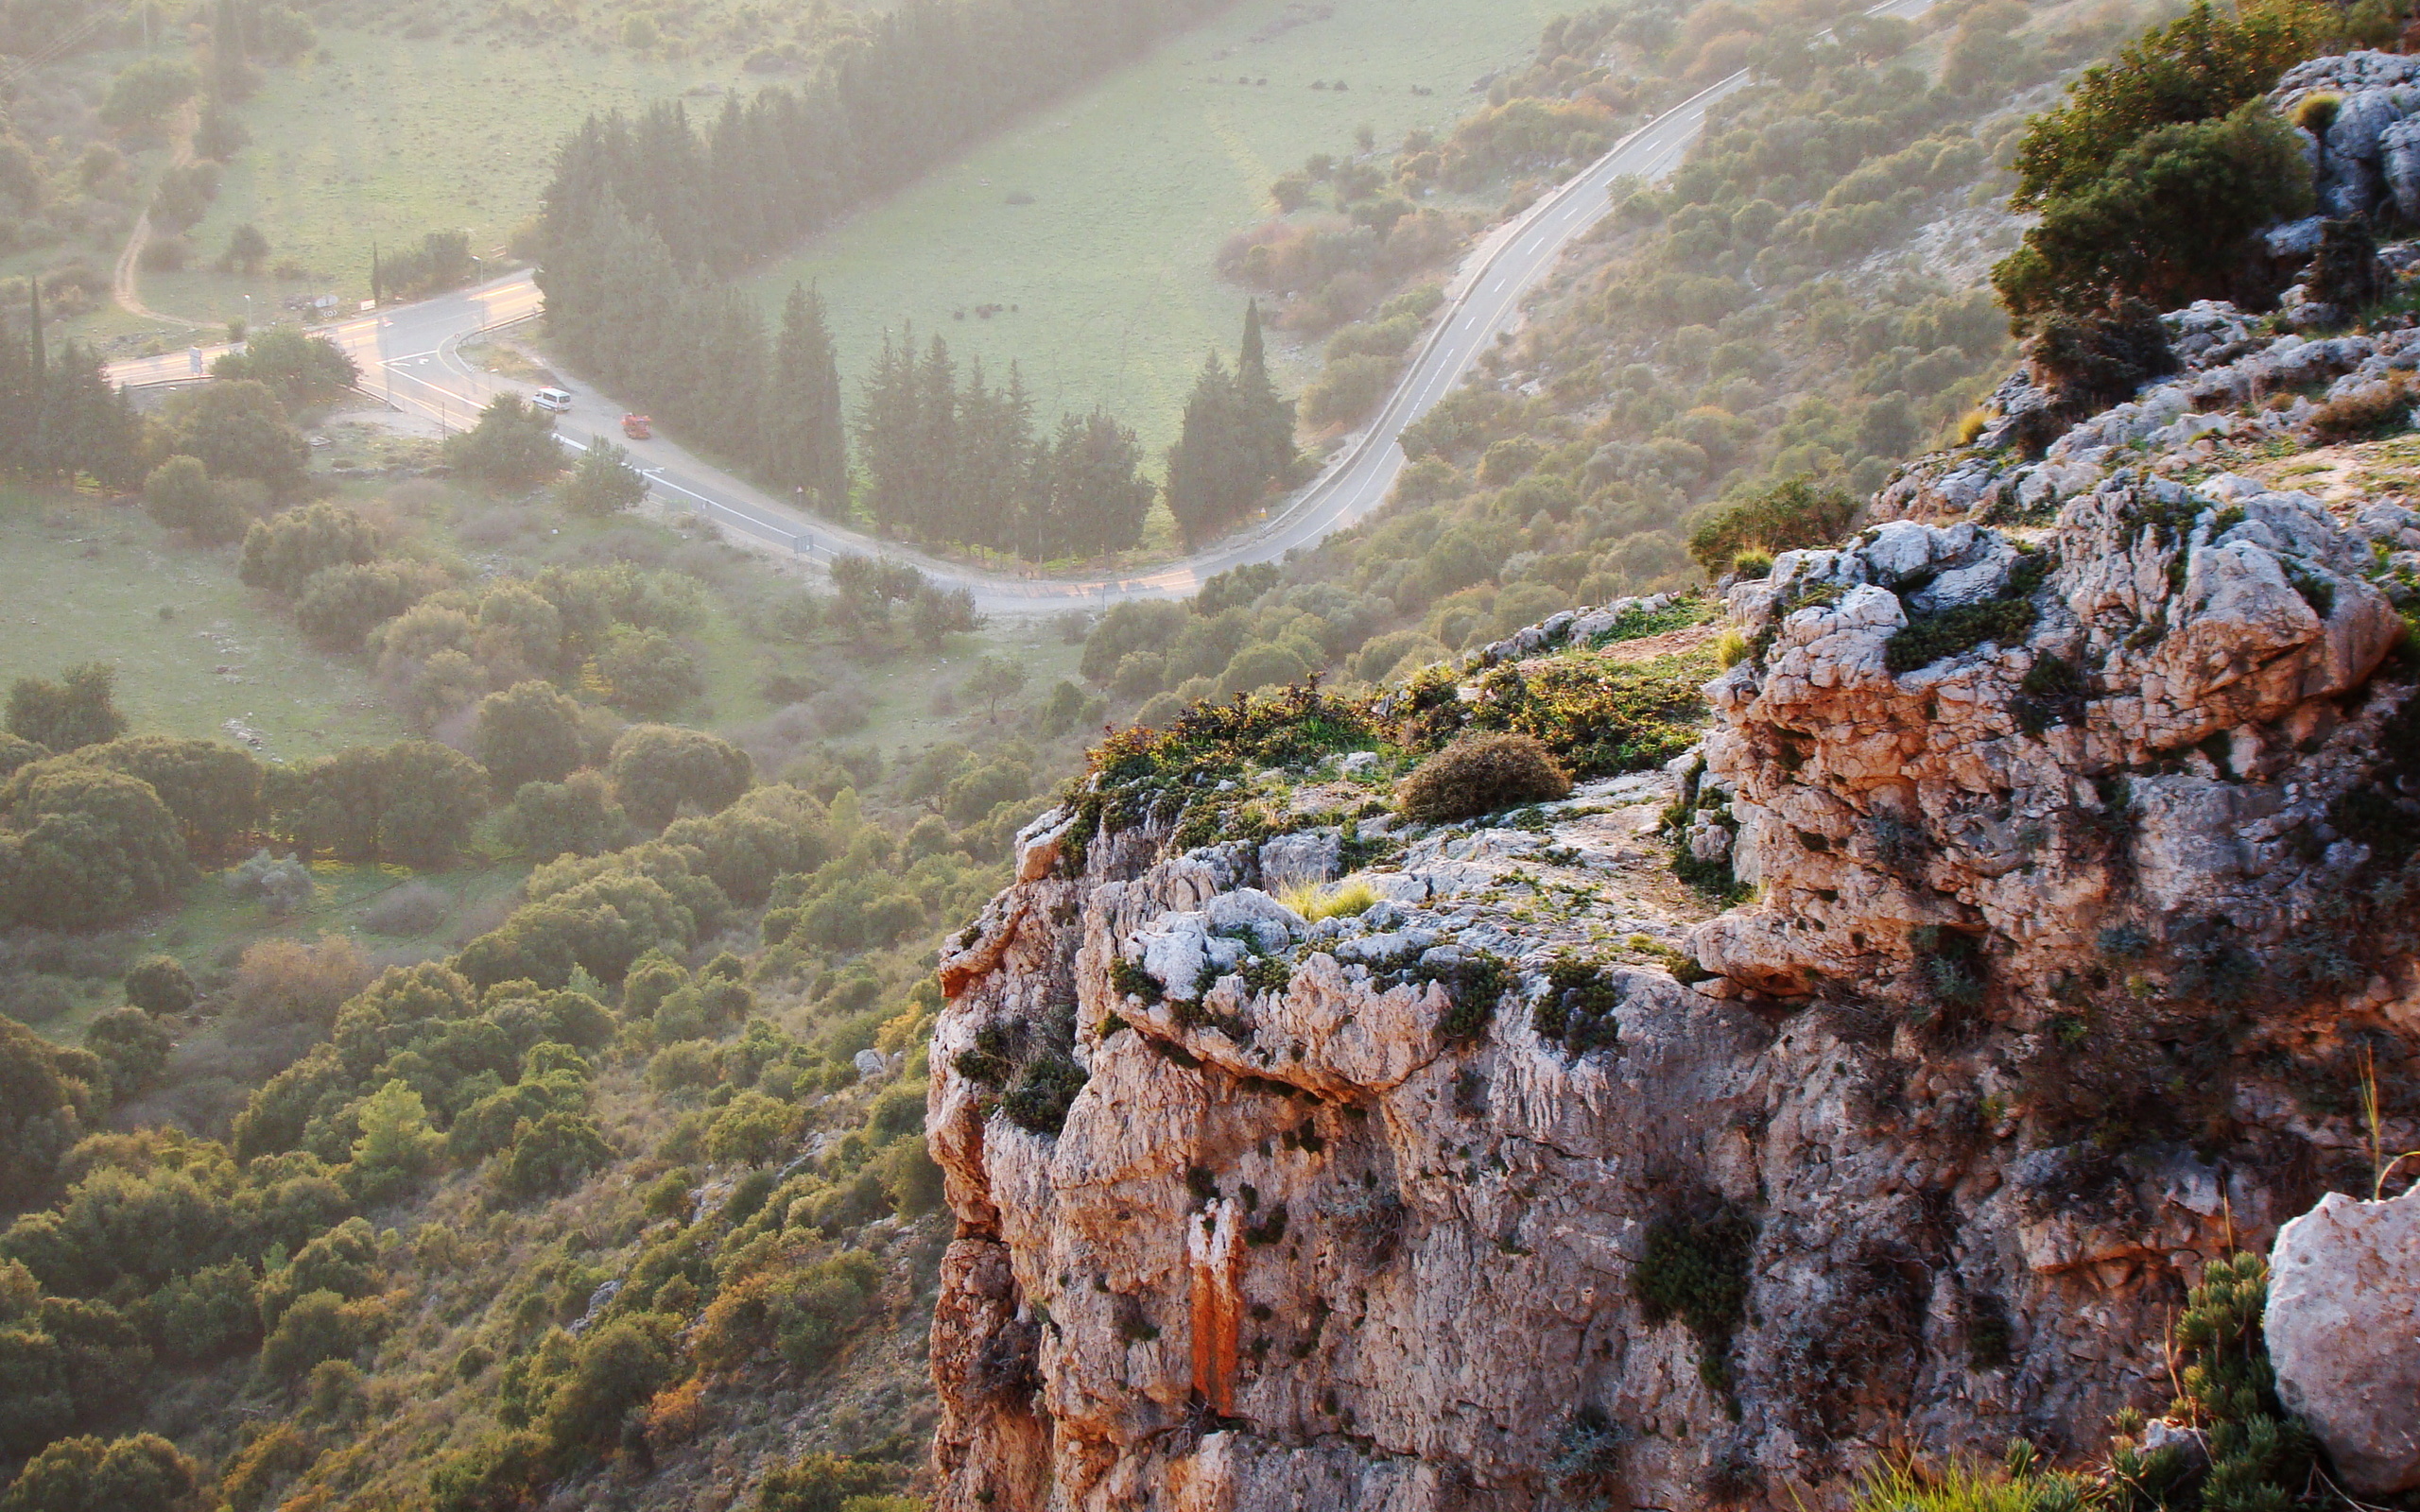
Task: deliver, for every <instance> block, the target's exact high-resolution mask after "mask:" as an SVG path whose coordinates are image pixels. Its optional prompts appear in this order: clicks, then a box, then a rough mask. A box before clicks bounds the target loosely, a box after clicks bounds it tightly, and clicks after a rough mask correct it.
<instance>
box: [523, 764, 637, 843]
mask: <svg viewBox="0 0 2420 1512" xmlns="http://www.w3.org/2000/svg"><path fill="white" fill-rule="evenodd" d="M629 834H630V821H629V820H628V819H627V818H625V817H624V816H623V814H622V811H621V810H620V809H619V808H617V807H615V806H614V801H613V795H612V794H611V792H609V791H608V790H607V788H606V786H605V780H604V779H603V778H601V777H599V776H597V775H596V773H595V772H585V771H583V772H574V773H572V774H571V775H570V776H569V777H568V778H566V779H564V780H563V781H562V782H524V783H523V784H522V785H521V790H520V791H519V792H517V793H515V794H513V795H512V801H511V802H510V804H508V805H506V807H505V811H504V816H503V818H502V819H501V821H500V822H499V824H498V827H497V837H498V838H500V839H502V840H503V841H504V843H505V844H507V845H509V846H511V847H512V848H513V849H515V850H517V851H520V852H521V853H522V854H524V855H526V856H527V857H529V858H530V859H531V860H533V861H551V860H553V859H555V858H556V857H557V856H562V855H578V856H595V855H602V854H604V853H605V852H606V851H612V850H614V849H616V848H617V847H619V846H620V845H621V844H622V843H623V842H624V841H625V840H626V839H628V838H629Z"/></svg>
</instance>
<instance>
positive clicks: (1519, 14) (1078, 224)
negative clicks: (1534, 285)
mask: <svg viewBox="0 0 2420 1512" xmlns="http://www.w3.org/2000/svg"><path fill="white" fill-rule="evenodd" d="M1556 9H1558V8H1557V7H1556V6H1555V5H1554V4H1552V3H1551V0H1500V3H1496V4H1491V5H1486V6H1472V5H1467V4H1461V3H1458V0H1320V3H1318V4H1316V5H1305V4H1302V3H1300V0H1249V3H1246V4H1243V5H1239V6H1237V7H1236V8H1235V9H1233V10H1231V11H1229V12H1227V13H1226V14H1225V15H1224V16H1223V17H1222V18H1220V19H1219V20H1218V21H1216V22H1214V23H1212V24H1211V25H1209V26H1202V27H1200V28H1198V29H1196V30H1194V31H1191V32H1187V33H1185V34H1184V36H1181V37H1179V38H1177V39H1176V40H1174V41H1173V42H1171V43H1168V44H1167V45H1166V46H1164V47H1162V48H1160V49H1159V50H1158V51H1156V52H1155V53H1153V54H1152V55H1151V56H1150V58H1148V59H1146V60H1143V61H1142V62H1140V63H1138V64H1136V65H1135V66H1133V67H1132V68H1129V69H1126V70H1124V71H1123V72H1121V73H1119V74H1117V75H1116V76H1115V77H1111V78H1108V79H1105V80H1103V81H1102V82H1101V83H1099V84H1098V85H1096V86H1094V87H1093V88H1091V89H1088V90H1084V91H1082V92H1080V94H1076V95H1074V96H1072V97H1070V98H1069V99H1067V100H1065V101H1063V102H1062V103H1061V104H1059V105H1056V106H1053V107H1051V108H1048V109H1046V110H1044V111H1041V112H1036V113H1035V114H1034V115H1033V116H1032V117H1030V118H1029V119H1028V120H1026V121H1024V122H1022V123H1020V124H1019V125H1017V126H1016V127H1014V128H1012V129H1010V130H1008V131H1006V132H1003V133H1002V134H1001V135H999V136H998V137H997V138H995V139H994V140H993V141H991V142H990V143H987V144H986V145H984V146H980V147H978V148H977V149H976V150H975V151H973V152H971V153H969V154H968V155H966V156H965V157H964V158H962V159H960V160H959V161H958V162H956V163H950V164H948V165H946V166H944V167H942V168H941V169H939V170H937V171H935V172H933V173H931V174H928V175H927V176H925V179H923V180H921V181H919V182H918V183H916V184H915V185H914V186H912V187H910V188H909V189H908V190H907V191H905V192H904V193H901V194H899V195H896V196H894V197H892V198H890V199H889V200H887V201H885V202H883V203H882V204H879V205H876V206H873V207H872V208H870V209H868V210H866V211H865V212H863V213H861V214H859V215H856V216H855V217H854V218H852V219H851V220H849V221H848V222H847V223H845V224H843V225H841V226H839V227H838V228H835V229H834V230H833V231H831V232H826V233H825V234H823V235H821V236H819V237H817V238H815V239H814V240H813V241H812V242H811V243H809V244H808V245H807V246H805V247H804V248H803V249H800V251H799V253H798V255H797V256H795V257H791V258H788V259H786V260H784V261H781V262H778V263H775V264H773V265H771V266H768V267H766V268H765V269H763V270H762V271H761V272H760V273H759V274H758V275H757V277H756V278H755V280H754V281H753V282H754V286H755V289H756V293H757V297H758V301H759V302H760V303H761V304H762V305H763V306H764V308H765V310H766V311H767V313H768V316H769V318H778V316H779V313H780V306H781V301H782V299H783V297H784V296H785V295H786V294H787V291H788V289H789V287H790V285H791V283H796V282H812V283H816V284H818V285H819V286H820V287H821V290H822V292H823V297H824V300H825V302H826V303H827V305H828V306H829V307H830V311H831V318H832V325H833V333H834V335H835V337H836V338H837V340H838V346H839V352H840V365H841V371H842V375H843V377H844V378H845V379H847V380H849V381H850V382H852V383H854V382H855V381H856V379H857V378H858V377H859V376H860V375H862V374H863V373H864V372H865V370H866V369H867V367H868V365H869V364H870V363H871V361H872V359H873V353H874V352H876V351H877V350H878V349H879V348H880V346H881V342H882V335H883V332H884V330H885V329H886V328H891V329H896V328H898V327H899V326H901V325H902V324H903V323H905V322H908V321H912V322H914V324H915V326H916V329H917V331H918V332H919V333H920V335H919V339H920V340H921V339H922V338H923V336H924V335H931V334H939V335H942V336H943V337H945V338H946V339H947V340H948V341H949V342H950V344H951V346H952V349H953V350H954V351H956V352H960V353H961V354H964V355H979V356H980V357H981V358H982V359H983V362H984V366H985V368H986V369H987V370H989V371H991V372H992V373H994V375H995V376H996V375H997V374H999V373H1001V372H1004V371H1005V370H1006V369H1007V367H1008V365H1009V363H1010V362H1011V360H1012V359H1013V360H1014V361H1016V362H1017V363H1019V364H1020V365H1021V367H1022V368H1023V370H1024V373H1025V378H1026V383H1027V386H1028V387H1029V388H1030V389H1031V390H1032V392H1033V394H1034V397H1035V400H1036V404H1037V406H1038V408H1039V409H1040V410H1041V412H1042V413H1043V415H1044V416H1046V417H1052V416H1055V415H1057V414H1058V413H1059V412H1061V411H1063V410H1074V411H1082V410H1088V409H1090V408H1091V407H1093V406H1094V405H1096V404H1098V405H1100V406H1102V407H1104V408H1106V409H1108V410H1109V411H1111V412H1112V413H1113V414H1115V415H1116V416H1118V417H1119V418H1120V419H1121V420H1123V421H1126V422H1127V423H1128V424H1130V425H1132V426H1133V427H1134V429H1135V430H1136V431H1137V432H1138V433H1139V434H1140V435H1141V437H1142V438H1143V440H1144V442H1145V444H1146V445H1147V446H1148V447H1150V449H1151V450H1152V451H1153V453H1154V454H1156V453H1157V451H1158V450H1159V449H1160V448H1163V447H1165V446H1166V445H1167V443H1168V442H1169V441H1171V440H1173V439H1174V438H1175V435H1176V426H1177V421H1178V419H1179V417H1180V414H1181V412H1182V410H1183V408H1184V396H1185V393H1186V391H1187V390H1188V389H1189V387H1191V385H1192V382H1193V378H1194V374H1195V373H1196V372H1197V371H1198V370H1199V369H1200V368H1201V359H1202V355H1203V353H1204V352H1207V351H1208V350H1209V349H1210V348H1212V347H1213V346H1218V347H1221V348H1223V349H1225V350H1226V351H1227V352H1228V354H1229V356H1230V357H1231V358H1232V356H1233V354H1234V348H1235V343H1236V335H1237V334H1238V332H1239V331H1240V329H1241V326H1242V319H1243V305H1244V296H1243V293H1242V291H1241V290H1239V289H1237V288H1236V287H1235V286H1234V285H1232V284H1230V283H1224V282H1223V281H1221V280H1220V279H1219V277H1218V275H1217V273H1216V271H1215V270H1214V268H1213V266H1212V263H1213V260H1214V258H1215V256H1216V254H1217V252H1218V249H1219V244H1220V243H1221V242H1222V241H1224V240H1225V239H1226V238H1227V237H1228V236H1230V235H1232V234H1233V233H1235V232H1237V231H1240V230H1242V229H1243V228H1245V227H1247V226H1249V225H1251V224H1253V222H1255V221H1257V220H1259V219H1260V218H1262V217H1263V216H1265V215H1270V214H1271V213H1272V210H1273V207H1272V206H1271V203H1270V200H1269V185H1270V183H1271V180H1274V179H1275V178H1276V177H1277V176H1278V175H1279V174H1281V173H1283V172H1285V171H1287V170H1288V169H1289V168H1293V167H1296V166H1298V165H1299V164H1300V163H1302V162H1303V160H1304V159H1305V157H1308V156H1309V155H1311V154H1313V153H1318V152H1324V153H1328V154H1331V155H1334V156H1339V157H1341V156H1345V155H1348V154H1350V153H1351V152H1353V151H1354V149H1355V142H1354V139H1355V133H1356V131H1357V129H1359V128H1361V127H1364V126H1367V127H1369V128H1370V129H1372V131H1373V133H1374V136H1375V139H1376V141H1377V143H1378V144H1379V146H1381V147H1391V146H1392V145H1393V144H1394V143H1396V142H1398V141H1400V140H1401V138H1402V136H1403V134H1404V133H1405V132H1406V131H1408V130H1409V129H1412V128H1414V127H1425V128H1428V129H1443V128H1447V127H1450V126H1451V125H1452V124H1453V123H1454V122H1455V121H1456V120H1458V119H1460V118H1461V116H1462V115H1464V114H1466V113H1468V112H1469V111H1470V110H1471V109H1472V108H1473V106H1474V105H1475V104H1476V103H1478V98H1477V97H1476V96H1474V94H1472V93H1471V87H1472V85H1473V84H1474V82H1475V81H1477V80H1478V78H1479V77H1481V76H1483V75H1486V74H1488V73H1490V72H1492V71H1494V70H1495V69H1499V68H1502V67H1504V66H1506V65H1508V64H1511V63H1514V62H1517V61H1519V60H1522V59H1524V58H1526V57H1528V56H1529V55H1530V53H1531V52H1533V51H1534V50H1535V47H1536V43H1537V37H1538V29H1539V27H1540V26H1542V25H1543V24H1544V22H1545V21H1546V20H1547V17H1549V16H1550V15H1552V14H1553V13H1554V12H1555V11H1556ZM1245 78H1249V79H1251V80H1252V82H1251V83H1249V84H1247V83H1242V82H1239V81H1240V80H1242V79H1245ZM1264 80H1265V81H1266V82H1265V83H1264V82H1263V81H1264ZM1339 81H1341V82H1342V83H1343V84H1345V85H1346V86H1347V88H1345V89H1342V90H1339V89H1336V88H1334V87H1333V86H1334V85H1335V84H1336V83H1338V82H1339ZM1314 82H1320V83H1324V84H1327V85H1329V86H1330V87H1329V88H1326V89H1313V88H1312V87H1311V86H1312V84H1313V83H1314ZM1415 86H1417V87H1418V88H1420V89H1422V90H1424V91H1427V92H1428V93H1425V94H1414V93H1412V91H1413V89H1414V87H1415ZM985 307H992V309H993V313H992V314H991V315H990V317H989V318H983V317H982V316H981V315H979V314H978V311H979V310H981V309H983V308H985ZM1271 355H1272V357H1273V358H1275V359H1276V362H1277V365H1278V367H1279V368H1280V370H1281V374H1282V375H1283V379H1284V381H1285V382H1286V384H1287V387H1293V385H1294V383H1296V382H1298V381H1299V380H1301V379H1303V378H1305V377H1307V376H1308V375H1309V373H1310V372H1311V371H1312V370H1314V369H1315V368H1316V362H1315V360H1313V359H1315V358H1316V355H1317V353H1316V352H1315V351H1314V352H1297V351H1289V349H1288V343H1287V342H1285V341H1284V340H1282V339H1280V340H1277V341H1275V342H1273V343H1272V346H1271Z"/></svg>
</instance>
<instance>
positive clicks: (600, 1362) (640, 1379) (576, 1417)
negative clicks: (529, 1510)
mask: <svg viewBox="0 0 2420 1512" xmlns="http://www.w3.org/2000/svg"><path fill="white" fill-rule="evenodd" d="M664 1321H665V1320H664V1319H661V1318H630V1317H619V1318H614V1319H612V1320H611V1321H608V1322H606V1323H604V1324H601V1325H599V1326H598V1327H597V1328H596V1329H595V1330H594V1331H592V1332H590V1333H589V1334H588V1336H587V1337H585V1338H583V1339H581V1340H580V1342H579V1351H578V1353H576V1354H575V1355H574V1356H573V1360H572V1367H571V1371H570V1374H569V1375H568V1376H567V1377H566V1378H565V1379H564V1380H563V1381H562V1383H561V1384H559V1385H558V1386H557V1387H556V1388H555V1393H554V1396H553V1398H552V1400H549V1401H548V1402H547V1404H546V1412H545V1417H544V1422H543V1424H542V1425H541V1431H542V1432H543V1433H544V1435H545V1436H546V1437H547V1439H548V1440H550V1441H551V1442H552V1443H553V1444H554V1446H555V1448H556V1450H557V1452H562V1453H575V1452H580V1451H583V1450H585V1451H596V1450H602V1449H608V1448H611V1447H612V1446H614V1444H615V1443H617V1442H618V1441H619V1439H620V1437H621V1431H622V1423H623V1420H624V1419H625V1418H626V1417H628V1416H629V1415H630V1414H631V1410H632V1409H634V1408H637V1407H640V1406H643V1405H645V1404H646V1402H647V1400H648V1398H650V1397H652V1396H654V1395H655V1394H656V1392H658V1391H660V1390H662V1389H663V1388H664V1387H665V1386H666V1385H667V1384H669V1383H671V1381H672V1378H673V1375H674V1372H675V1370H676V1368H677V1367H676V1365H675V1361H674V1356H673V1351H672V1349H671V1348H670V1346H669V1345H668V1344H667V1342H666V1340H665V1338H664V1337H663V1336H662V1331H661V1329H660V1327H650V1326H649V1325H650V1324H657V1325H660V1324H662V1323H663V1322H664Z"/></svg>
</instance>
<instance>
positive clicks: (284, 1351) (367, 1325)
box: [261, 1291, 377, 1382]
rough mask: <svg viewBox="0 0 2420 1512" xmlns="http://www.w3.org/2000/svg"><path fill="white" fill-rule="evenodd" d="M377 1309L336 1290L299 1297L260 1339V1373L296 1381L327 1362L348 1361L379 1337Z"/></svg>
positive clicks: (308, 1293) (305, 1294) (280, 1379)
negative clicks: (339, 1294) (306, 1372)
mask: <svg viewBox="0 0 2420 1512" xmlns="http://www.w3.org/2000/svg"><path fill="white" fill-rule="evenodd" d="M376 1335H377V1326H376V1313H375V1310H374V1309H373V1308H372V1307H371V1306H370V1305H368V1304H366V1303H360V1302H349V1301H347V1300H346V1299H345V1298H344V1297H340V1296H338V1295H337V1293H335V1292H330V1291H316V1292H305V1293H303V1294H302V1296H300V1297H296V1298H295V1299H294V1301H293V1303H292V1305H290V1306H289V1307H287V1308H286V1309H285V1313H284V1314H281V1315H280V1316H279V1318H278V1320H277V1326H276V1327H275V1328H273V1329H271V1330H270V1331H269V1333H268V1337H267V1338H266V1339H263V1340H262V1341H261V1372H262V1374H264V1375H267V1376H268V1377H270V1378H271V1379H273V1380H278V1381H285V1382H293V1381H296V1380H299V1379H300V1378H301V1377H302V1374H303V1372H305V1371H307V1370H309V1369H310V1368H311V1367H312V1366H315V1365H318V1364H319V1363H320V1361H322V1360H349V1359H351V1358H352V1357H353V1356H354V1355H355V1354H357V1353H359V1352H360V1350H361V1349H362V1348H363V1347H364V1346H365V1345H367V1344H369V1343H370V1341H371V1340H372V1338H374V1337H376Z"/></svg>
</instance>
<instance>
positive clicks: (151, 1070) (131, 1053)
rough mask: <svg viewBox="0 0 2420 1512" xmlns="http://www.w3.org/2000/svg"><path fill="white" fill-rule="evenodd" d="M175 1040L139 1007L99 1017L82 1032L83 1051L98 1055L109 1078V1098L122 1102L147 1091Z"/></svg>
mask: <svg viewBox="0 0 2420 1512" xmlns="http://www.w3.org/2000/svg"><path fill="white" fill-rule="evenodd" d="M175 1044H176V1040H174V1038H173V1037H171V1036H170V1035H169V1033H168V1031H167V1030H165V1029H164V1028H162V1027H161V1026H160V1025H159V1024H158V1023H155V1022H152V1018H151V1015H149V1014H148V1013H146V1012H144V1011H143V1010H142V1009H141V1008H117V1009H113V1010H112V1011H111V1012H108V1013H104V1014H102V1015H101V1016H100V1017H99V1018H97V1019H95V1020H94V1021H93V1023H92V1026H91V1027H90V1028H88V1029H86V1030H85V1031H84V1048H85V1049H87V1050H90V1051H91V1052H92V1053H93V1054H94V1055H95V1056H98V1057H100V1060H101V1070H102V1073H103V1074H105V1075H107V1076H108V1077H109V1083H110V1096H111V1098H112V1100H114V1101H117V1102H124V1101H125V1100H127V1099H128V1098H130V1097H132V1096H133V1095H134V1094H135V1093H137V1092H140V1091H146V1090H147V1089H149V1088H150V1087H151V1086H152V1084H153V1083H155V1082H157V1081H158V1080H159V1079H160V1074H161V1073H162V1072H164V1071H165V1070H166V1069H167V1067H168V1052H169V1051H170V1050H171V1049H173V1048H174V1047H175Z"/></svg>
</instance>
